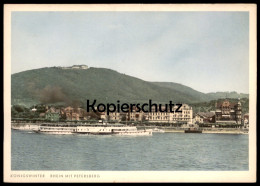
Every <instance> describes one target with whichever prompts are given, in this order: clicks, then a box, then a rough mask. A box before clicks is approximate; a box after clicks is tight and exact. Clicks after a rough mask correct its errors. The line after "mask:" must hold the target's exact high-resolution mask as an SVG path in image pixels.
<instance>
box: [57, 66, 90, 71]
mask: <svg viewBox="0 0 260 186" xmlns="http://www.w3.org/2000/svg"><path fill="white" fill-rule="evenodd" d="M59 68H61V69H65V70H66V69H88V66H87V65H73V66H70V67H59Z"/></svg>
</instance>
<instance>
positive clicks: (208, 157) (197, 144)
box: [11, 130, 248, 171]
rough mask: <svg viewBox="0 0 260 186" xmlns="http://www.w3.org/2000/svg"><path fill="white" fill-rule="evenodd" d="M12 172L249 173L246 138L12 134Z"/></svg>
mask: <svg viewBox="0 0 260 186" xmlns="http://www.w3.org/2000/svg"><path fill="white" fill-rule="evenodd" d="M11 169H12V170H71V171H76V170H81V171H82V170H85V171H87V170H99V171H105V170H107V171H120V170H122V171H131V170H140V171H160V170H165V171H187V170H191V171H199V170H202V171H213V170H216V171H225V170H232V171H233V170H234V171H236V170H248V135H243V134H192V133H191V134H187V133H186V134H185V133H153V135H152V136H136V137H133V136H128V137H126V136H94V135H48V134H37V133H33V132H28V131H18V130H12V137H11Z"/></svg>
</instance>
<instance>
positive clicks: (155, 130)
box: [152, 128, 165, 133]
mask: <svg viewBox="0 0 260 186" xmlns="http://www.w3.org/2000/svg"><path fill="white" fill-rule="evenodd" d="M152 131H153V132H155V133H165V131H164V130H162V129H158V128H154V129H153V130H152Z"/></svg>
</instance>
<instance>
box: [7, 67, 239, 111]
mask: <svg viewBox="0 0 260 186" xmlns="http://www.w3.org/2000/svg"><path fill="white" fill-rule="evenodd" d="M11 89H12V92H11V98H12V105H16V104H22V105H26V106H31V105H33V104H39V103H43V104H68V105H73V104H81V105H84V106H85V103H86V100H87V99H89V100H94V99H96V100H97V102H98V103H117V100H119V101H120V103H121V104H122V103H124V102H126V103H145V102H148V100H149V99H152V101H153V102H154V103H168V102H169V101H170V100H171V101H173V103H177V102H178V103H197V102H203V101H209V100H213V99H216V97H218V96H219V93H216V94H213V93H210V94H204V93H201V92H198V91H196V90H194V89H191V88H189V87H187V86H184V85H181V84H177V83H168V82H148V81H144V80H141V79H138V78H135V77H132V76H128V75H125V74H121V73H119V72H116V71H114V70H110V69H105V68H93V67H91V68H88V69H61V68H58V67H50V68H41V69H35V70H28V71H24V72H20V73H16V74H13V75H12V77H11ZM232 95H233V96H235V94H233V93H232Z"/></svg>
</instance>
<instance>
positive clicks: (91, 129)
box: [34, 124, 152, 135]
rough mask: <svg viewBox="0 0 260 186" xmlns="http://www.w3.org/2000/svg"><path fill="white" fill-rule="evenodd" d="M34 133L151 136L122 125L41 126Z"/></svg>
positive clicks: (132, 127)
mask: <svg viewBox="0 0 260 186" xmlns="http://www.w3.org/2000/svg"><path fill="white" fill-rule="evenodd" d="M34 132H36V133H45V134H92V135H152V131H151V130H137V128H136V127H135V126H126V125H122V124H41V125H40V126H39V128H38V130H34Z"/></svg>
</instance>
